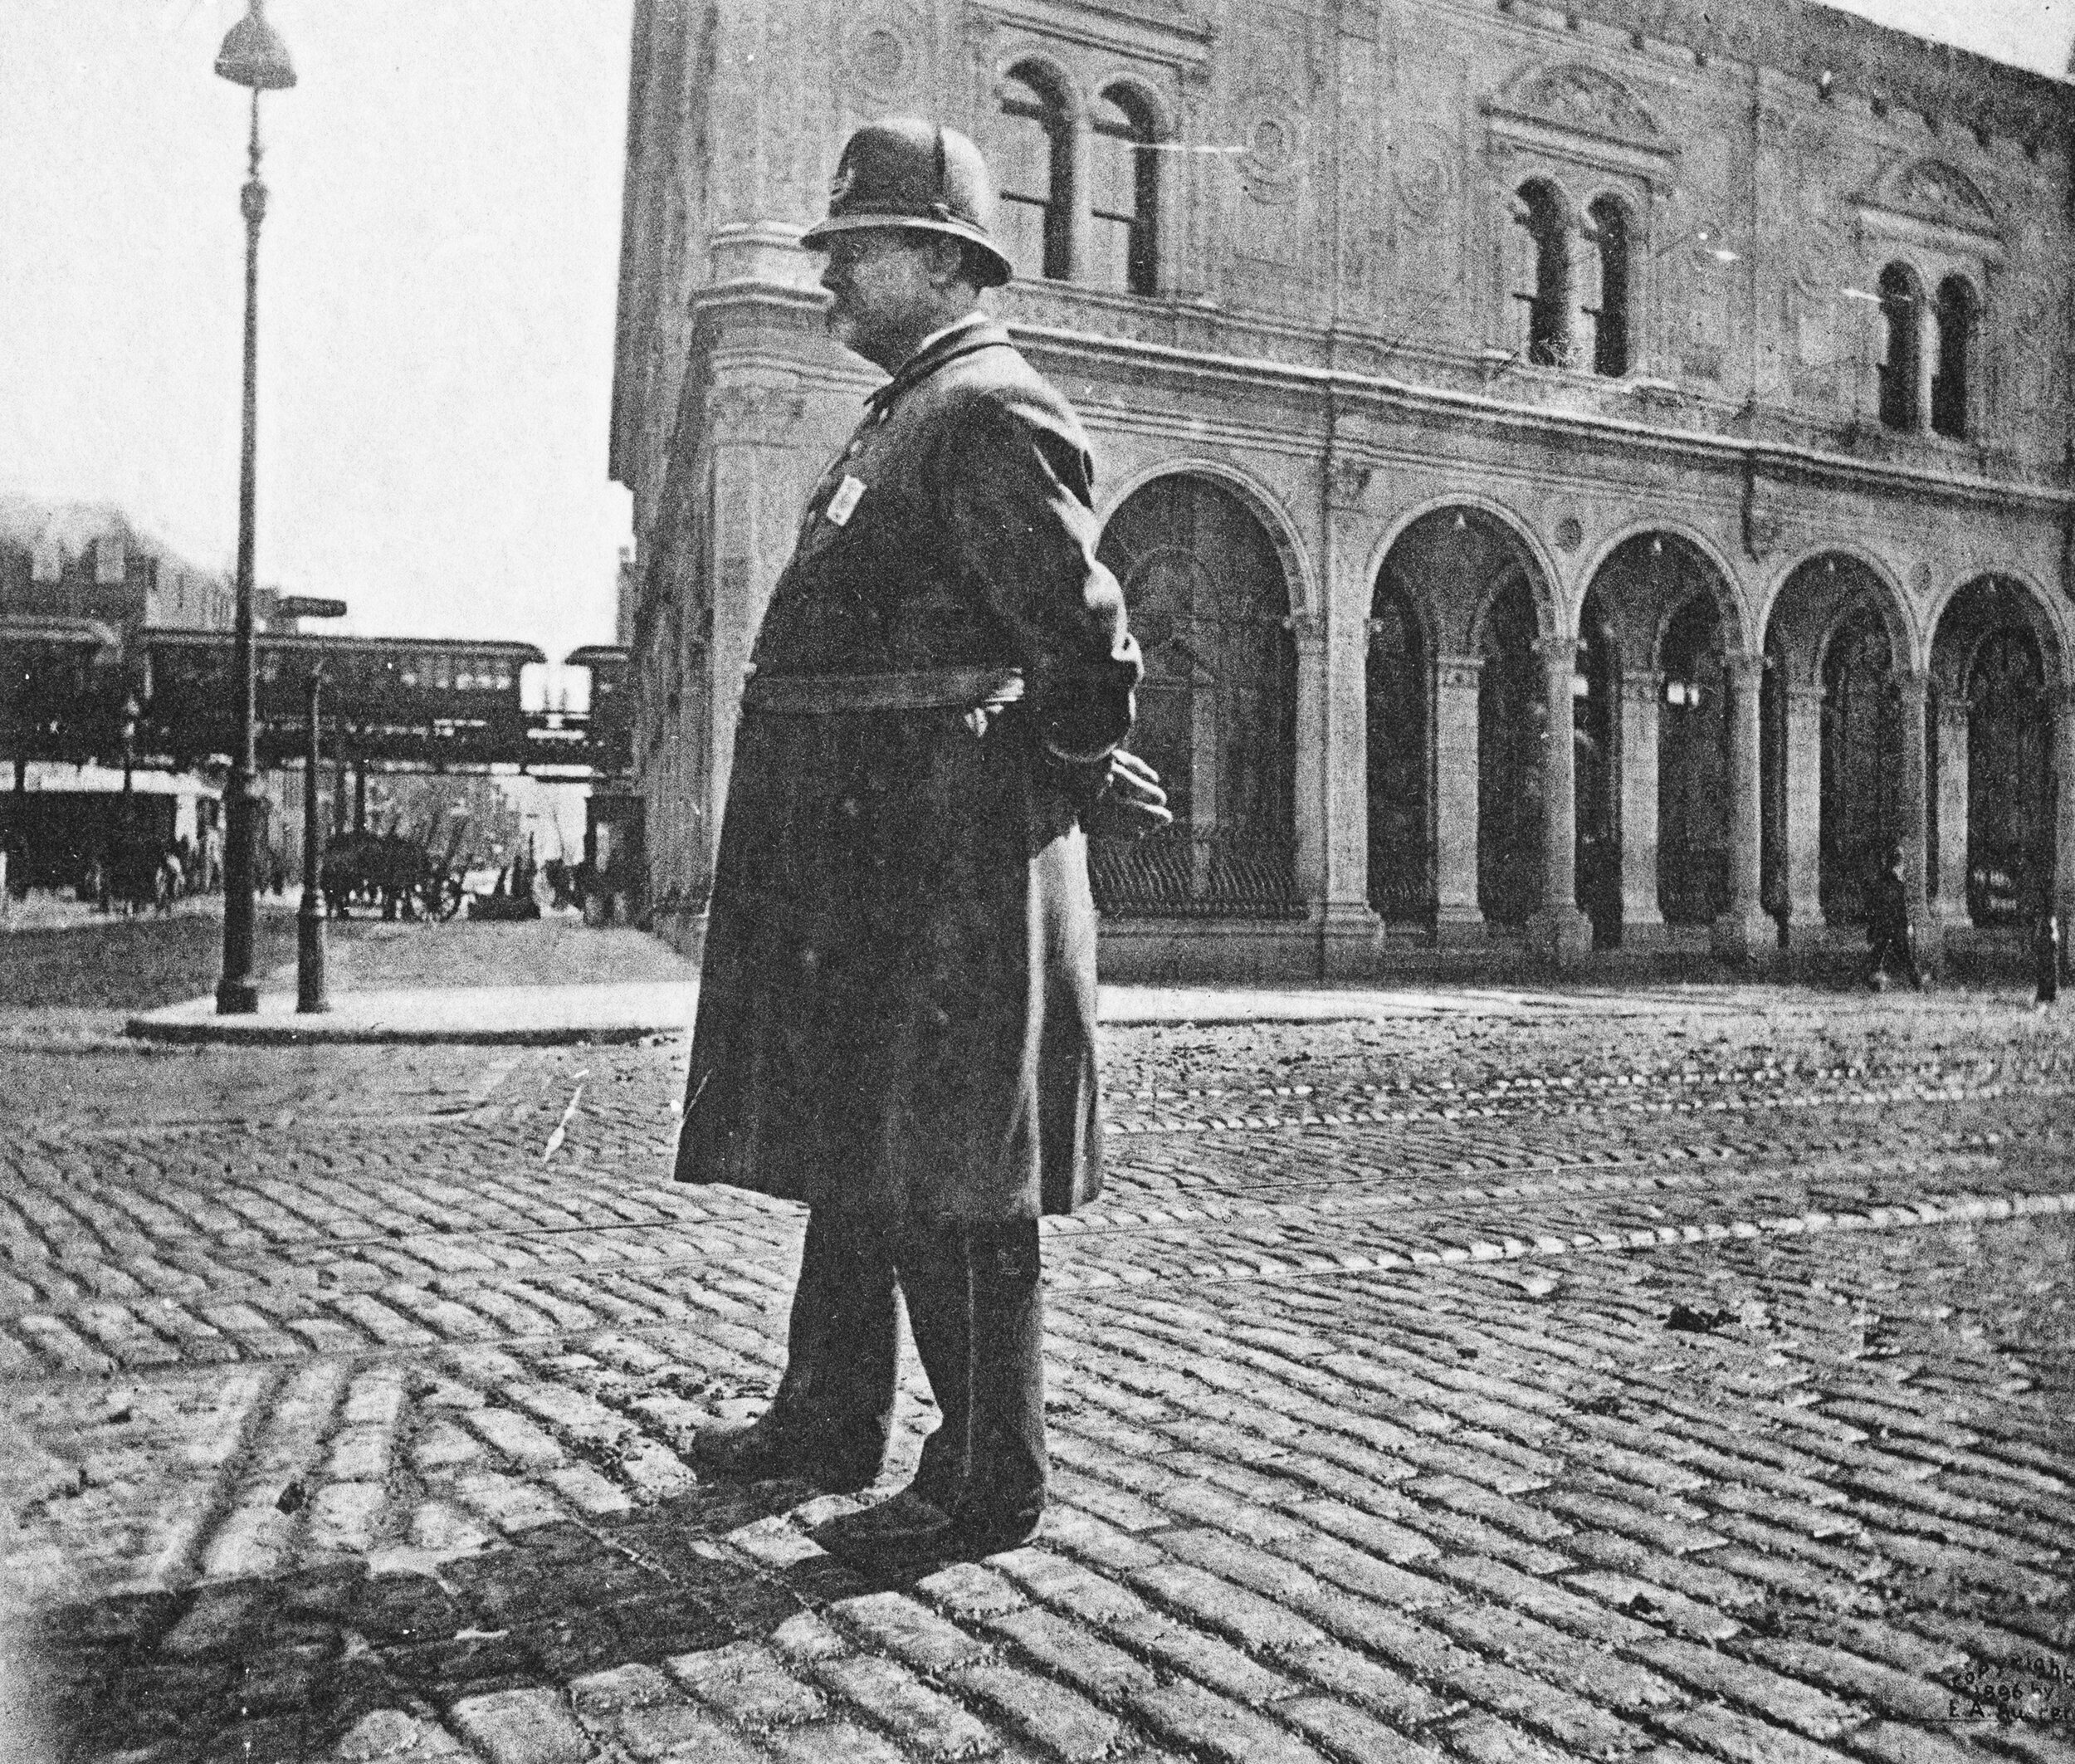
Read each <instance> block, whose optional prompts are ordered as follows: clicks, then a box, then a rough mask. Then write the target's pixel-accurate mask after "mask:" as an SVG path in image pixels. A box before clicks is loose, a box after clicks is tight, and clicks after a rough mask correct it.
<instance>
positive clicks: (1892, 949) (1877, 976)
mask: <svg viewBox="0 0 2075 1764" xmlns="http://www.w3.org/2000/svg"><path fill="white" fill-rule="evenodd" d="M1891 966H1892V967H1894V968H1897V969H1899V970H1901V972H1902V978H1903V979H1904V980H1907V981H1908V982H1909V984H1910V985H1911V986H1913V987H1915V988H1916V990H1917V991H1919V992H1921V991H1922V990H1924V976H1923V975H1922V973H1921V971H1920V970H1919V969H1918V968H1917V966H1916V934H1915V933H1914V932H1913V931H1910V930H1908V929H1907V928H1906V929H1904V930H1902V931H1887V932H1884V933H1881V934H1878V935H1877V936H1875V937H1874V938H1873V939H1872V949H1871V950H1870V951H1869V953H1868V955H1867V966H1866V978H1867V983H1868V984H1869V985H1876V986H1877V985H1879V984H1880V981H1881V976H1882V975H1883V974H1885V973H1887V970H1889V968H1890V967H1891Z"/></svg>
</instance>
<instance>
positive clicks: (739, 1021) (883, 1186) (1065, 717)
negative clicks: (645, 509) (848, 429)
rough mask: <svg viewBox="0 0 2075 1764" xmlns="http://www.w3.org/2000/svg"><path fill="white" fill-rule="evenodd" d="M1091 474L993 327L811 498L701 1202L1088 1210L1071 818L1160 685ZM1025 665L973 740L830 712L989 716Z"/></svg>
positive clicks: (720, 921) (728, 883)
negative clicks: (989, 703) (930, 691)
mask: <svg viewBox="0 0 2075 1764" xmlns="http://www.w3.org/2000/svg"><path fill="white" fill-rule="evenodd" d="M1090 474H1091V466H1090V462H1089V458H1088V451H1087V443H1086V439H1085V437H1083V435H1082V433H1081V428H1080V424H1079V423H1078V422H1077V420H1076V418H1075V417H1074V415H1073V413H1072V410H1071V409H1070V408H1068V407H1067V403H1066V402H1065V401H1064V400H1063V399H1062V398H1060V396H1059V395H1058V393H1056V392H1054V391H1053V390H1052V388H1051V387H1050V386H1048V385H1047V384H1046V383H1045V382H1044V381H1043V380H1042V379H1040V378H1039V377H1038V375H1037V374H1036V373H1035V372H1034V371H1033V369H1032V368H1031V367H1030V366H1029V364H1028V363H1027V362H1025V361H1024V359H1023V357H1022V356H1021V355H1020V354H1018V353H1017V351H1016V349H1014V347H1013V345H1012V344H1010V342H1009V340H1008V334H1007V333H1006V332H1005V331H1004V330H1002V328H1001V327H1000V326H999V325H997V324H995V323H994V322H993V321H992V320H979V321H978V322H976V323H973V324H970V325H966V326H964V327H962V328H960V329H958V330H953V331H952V332H950V334H949V335H942V336H940V337H939V338H938V339H936V340H935V341H933V342H932V343H931V344H929V345H928V346H927V347H925V349H923V350H921V351H920V353H918V354H917V355H916V356H915V358H914V359H911V361H909V362H908V363H907V364H906V365H904V366H903V367H902V369H901V371H900V372H899V373H898V374H896V376H895V377H894V379H893V380H892V381H891V383H889V384H888V385H887V386H886V387H885V388H882V389H881V391H880V392H879V393H877V394H876V395H875V398H874V399H873V400H872V405H871V408H870V409H869V411H868V413H867V417H866V419H865V421H864V423H862V425H861V426H860V428H859V429H858V431H857V433H856V434H855V435H854V436H853V437H852V439H851V441H850V443H849V445H848V446H847V448H846V449H845V450H844V452H843V453H842V455H841V456H840V457H838V458H837V460H836V461H835V462H833V463H832V465H831V466H830V467H829V468H828V472H826V473H824V474H823V477H822V479H821V481H820V482H819V483H818V484H817V485H816V486H815V488H814V491H813V495H812V496H811V497H810V498H809V499H808V506H807V509H806V511H805V514H804V516H803V519H802V522H801V527H800V533H799V539H798V545H797V546H796V548H795V550H794V551H793V558H792V561H791V562H790V563H789V564H788V565H787V567H786V569H785V572H784V575H783V576H781V577H780V579H779V584H778V586H777V588H776V589H775V590H774V594H773V597H772V600H771V603H770V606H769V610H768V611H767V612H766V613H765V615H764V623H763V627H762V628H761V630H760V631H759V633H758V638H757V642H756V646H755V649H754V655H753V667H752V672H751V679H750V682H749V687H747V688H746V689H745V701H744V712H743V716H742V720H741V722H740V726H739V729H738V732H737V735H736V737H735V763H734V770H733V771H732V773H731V774H730V781H729V786H728V799H727V809H726V816H725V821H724V823H723V824H722V829H721V836H720V859H719V864H718V867H717V872H716V875H715V886H714V893H713V902H712V911H711V914H710V918H709V921H708V927H707V933H706V950H705V955H704V958H703V961H702V964H701V980H700V994H699V1014H698V1021H697V1024H696V1029H695V1030H694V1032H693V1035H692V1048H691V1073H690V1077H689V1079H688V1081H687V1083H686V1092H685V1098H686V1101H685V1121H684V1129H683V1134H682V1136H681V1139H680V1141H679V1146H678V1154H677V1175H678V1177H679V1179H680V1180H684V1181H691V1182H728V1183H733V1184H735V1185H739V1186H741V1187H745V1188H749V1189H755V1190H761V1191H762V1192H764V1193H765V1194H769V1195H781V1196H784V1197H786V1198H789V1199H792V1200H805V1201H808V1202H809V1203H810V1204H812V1205H814V1206H817V1207H820V1208H830V1209H842V1210H845V1211H851V1212H855V1213H857V1214H864V1215H867V1216H871V1217H873V1218H877V1219H899V1218H902V1217H910V1218H915V1219H932V1220H940V1221H964V1222H968V1223H976V1224H977V1223H988V1222H1001V1221H1005V1220H1010V1219H1029V1218H1034V1217H1035V1216H1037V1214H1040V1213H1057V1212H1065V1211H1069V1210H1071V1209H1072V1208H1073V1207H1074V1206H1075V1205H1077V1204H1078V1203H1080V1202H1081V1201H1083V1200H1087V1199H1088V1198H1089V1197H1091V1195H1094V1194H1095V1193H1096V1191H1097V1190H1098V1189H1099V1187H1100V1185H1101V1123H1100V1121H1099V1118H1098V1115H1097V1107H1096V1072H1095V1056H1094V1030H1095V999H1096V983H1095V944H1096V922H1095V909H1094V905H1093V902H1092V901H1091V897H1090V895H1089V892H1088V877H1087V855H1086V842H1085V840H1084V838H1083V837H1082V834H1081V830H1080V828H1079V826H1078V825H1077V819H1076V817H1077V812H1078V810H1079V809H1081V808H1082V807H1083V806H1085V803H1086V799H1087V796H1088V794H1089V792H1090V790H1091V784H1092V780H1093V779H1096V778H1097V777H1099V776H1100V775H1101V774H1103V773H1104V772H1105V771H1106V764H1107V755H1108V753H1109V751H1110V750H1111V749H1112V748H1113V747H1115V746H1116V744H1117V743H1118V742H1120V741H1121V740H1123V738H1124V736H1125V734H1126V733H1127V732H1128V731H1129V729H1130V722H1131V712H1132V690H1133V688H1134V687H1135V686H1136V684H1137V682H1138V680H1139V677H1140V672H1141V671H1142V670H1141V665H1140V660H1139V653H1138V647H1137V645H1136V644H1135V643H1134V641H1133V640H1132V638H1130V635H1129V634H1128V633H1127V632H1126V630H1125V618H1124V601H1123V595H1122V594H1121V592H1120V589H1118V586H1117V584H1116V579H1114V578H1113V577H1112V576H1111V574H1110V573H1109V572H1108V570H1106V569H1104V567H1103V566H1102V565H1101V564H1099V563H1097V562H1096V556H1095V548H1096V540H1097V538H1098V536H1099V530H1098V527H1097V524H1096V519H1095V516H1094V512H1093V511H1092V508H1091V504H1090V499H1089V486H1090ZM1009 670H1017V671H1020V675H1021V679H1020V682H1018V683H1019V685H1020V687H1021V690H1022V691H1023V697H1022V698H1021V700H1020V701H1017V702H1013V703H1009V704H1008V705H1006V706H1005V707H1003V708H1000V709H998V710H997V711H995V712H994V714H993V715H992V716H989V717H988V718H987V720H986V721H987V726H986V730H985V732H984V734H975V733H974V727H973V726H972V722H971V721H969V718H968V716H967V712H968V711H969V710H970V709H971V708H972V705H971V704H969V703H964V702H956V703H950V704H943V705H937V706H931V707H930V708H926V709H901V710H886V709H873V710H857V709H848V710H845V709H833V708H829V707H828V706H829V705H830V704H832V703H833V704H840V703H842V702H845V701H846V699H845V695H844V693H843V691H842V690H840V688H842V687H845V686H853V687H854V686H856V685H857V683H858V682H864V684H865V685H866V686H867V687H872V683H873V682H891V686H892V687H893V689H894V690H895V691H896V692H899V691H903V690H905V691H908V692H910V693H912V692H913V691H915V690H916V689H917V687H918V683H920V687H922V688H924V689H926V688H927V687H928V685H929V683H930V682H945V681H947V680H948V681H950V682H953V683H954V684H955V682H956V681H957V678H958V675H959V672H960V671H963V672H964V673H965V674H966V675H968V676H969V677H971V678H973V679H974V681H981V680H986V681H989V682H994V685H993V686H989V687H982V686H978V685H976V686H974V687H973V689H972V691H969V692H968V694H967V695H966V696H968V697H969V698H978V699H992V700H995V701H998V700H1000V699H1002V698H1004V697H1006V696H1008V692H1009V691H1013V690H1014V689H1015V688H1013V687H1011V688H1008V690H1007V691H1004V690H1001V689H999V682H1000V681H1001V680H1002V679H1003V678H1004V677H1007V671H1009ZM832 682H833V687H835V688H837V690H831V687H832ZM788 693H790V694H791V696H789V697H788V696H785V695H786V694H788ZM816 705H819V706H821V707H820V708H805V707H808V706H816Z"/></svg>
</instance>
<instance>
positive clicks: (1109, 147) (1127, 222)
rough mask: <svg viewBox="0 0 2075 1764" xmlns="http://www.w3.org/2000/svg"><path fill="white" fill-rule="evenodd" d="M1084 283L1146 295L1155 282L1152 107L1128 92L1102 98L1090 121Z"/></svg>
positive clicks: (1116, 90) (1156, 166)
mask: <svg viewBox="0 0 2075 1764" xmlns="http://www.w3.org/2000/svg"><path fill="white" fill-rule="evenodd" d="M1091 125H1092V131H1091V132H1092V136H1093V138H1092V139H1091V141H1090V143H1089V173H1090V175H1089V181H1088V256H1089V261H1088V264H1087V279H1088V281H1091V282H1092V283H1093V284H1094V285H1095V286H1096V287H1099V288H1117V289H1120V290H1122V291H1124V292H1125V293H1127V294H1151V293H1154V292H1155V291H1156V290H1157V288H1158V286H1159V281H1160V258H1159V239H1158V237H1157V234H1158V228H1159V222H1160V163H1159V162H1160V155H1159V154H1156V153H1155V152H1154V151H1153V148H1152V144H1153V142H1154V141H1155V140H1156V139H1158V138H1159V137H1158V134H1157V133H1156V125H1155V120H1154V116H1153V111H1152V107H1151V106H1150V105H1148V104H1147V103H1146V101H1145V98H1144V97H1143V96H1142V95H1140V94H1139V93H1137V92H1135V91H1134V90H1132V89H1131V88H1130V86H1111V88H1110V89H1109V90H1108V91H1106V92H1105V93H1104V94H1103V95H1102V97H1101V101H1100V102H1098V103H1097V104H1096V107H1095V114H1094V115H1093V117H1092V118H1091Z"/></svg>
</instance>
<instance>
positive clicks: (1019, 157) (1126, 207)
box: [995, 62, 1160, 294]
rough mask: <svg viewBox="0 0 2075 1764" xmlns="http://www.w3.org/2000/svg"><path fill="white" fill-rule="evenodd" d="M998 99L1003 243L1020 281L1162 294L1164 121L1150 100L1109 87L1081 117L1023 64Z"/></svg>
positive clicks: (1044, 74)
mask: <svg viewBox="0 0 2075 1764" xmlns="http://www.w3.org/2000/svg"><path fill="white" fill-rule="evenodd" d="M1000 101H1001V125H1000V130H999V143H1000V144H999V146H998V149H997V153H996V162H997V163H996V168H995V169H996V174H997V176H998V178H999V179H1000V187H1001V222H1002V233H1003V249H1004V250H1006V251H1007V252H1008V256H1009V259H1010V261H1012V262H1013V263H1014V264H1015V266H1016V268H1017V270H1018V273H1019V274H1022V275H1024V276H1043V277H1045V278H1046V279H1047V280H1049V281H1078V282H1085V283H1087V284H1089V285H1090V286H1095V287H1100V288H1111V289H1114V290H1116V291H1117V292H1119V293H1123V294H1153V293H1156V292H1158V291H1159V287H1160V156H1159V154H1157V153H1156V152H1155V150H1154V148H1155V143H1156V142H1157V141H1158V140H1159V139H1160V121H1159V118H1158V116H1157V115H1156V114H1155V110H1154V107H1153V105H1152V104H1151V103H1150V101H1149V100H1147V98H1146V97H1145V95H1144V94H1143V93H1142V92H1140V91H1139V90H1136V89H1135V87H1132V86H1125V85H1117V86H1111V87H1109V88H1108V89H1107V90H1105V91H1104V92H1103V93H1102V94H1101V96H1100V97H1099V98H1098V99H1097V100H1096V103H1095V105H1094V106H1093V107H1092V109H1091V110H1090V112H1089V113H1088V115H1086V118H1085V119H1083V118H1082V117H1081V116H1080V115H1078V113H1077V110H1076V108H1075V106H1074V105H1073V104H1072V101H1071V100H1070V98H1069V95H1068V94H1067V91H1066V90H1065V88H1064V87H1063V86H1062V84H1061V83H1060V81H1059V80H1058V78H1057V76H1055V75H1053V74H1052V72H1051V71H1050V70H1048V69H1047V68H1045V67H1042V66H1039V65H1038V64H1037V63H1034V62H1024V63H1021V64H1019V65H1018V66H1016V67H1014V68H1013V69H1011V70H1010V71H1009V73H1008V76H1007V77H1006V78H1005V79H1004V80H1003V82H1002V86H1001V100H1000ZM1083 129H1085V130H1086V154H1082V153H1081V150H1080V146H1081V133H1082V130H1083ZM1084 179H1085V183H1084Z"/></svg>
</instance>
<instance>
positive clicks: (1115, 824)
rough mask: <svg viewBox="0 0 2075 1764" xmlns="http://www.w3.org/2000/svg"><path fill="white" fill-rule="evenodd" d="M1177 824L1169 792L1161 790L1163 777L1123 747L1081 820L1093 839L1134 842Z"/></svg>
mask: <svg viewBox="0 0 2075 1764" xmlns="http://www.w3.org/2000/svg"><path fill="white" fill-rule="evenodd" d="M1173 824H1174V814H1173V813H1172V811H1171V810H1169V808H1168V806H1167V792H1166V791H1164V790H1163V789H1161V788H1160V774H1159V773H1158V772H1156V771H1155V770H1153V768H1152V767H1151V766H1150V765H1147V764H1146V763H1145V761H1144V760H1141V759H1140V758H1139V756H1138V755H1136V754H1135V753H1127V752H1126V751H1125V750H1124V749H1123V748H1121V747H1120V748H1117V749H1116V750H1115V751H1113V752H1112V753H1111V755H1110V773H1109V776H1108V777H1106V779H1103V781H1102V785H1101V789H1098V790H1097V791H1096V795H1095V800H1094V802H1093V803H1092V804H1091V805H1090V807H1089V809H1088V810H1087V812H1086V814H1083V815H1082V816H1081V827H1082V828H1083V829H1084V830H1085V831H1086V833H1087V834H1088V836H1089V838H1130V839H1135V838H1140V836H1142V835H1144V834H1145V833H1157V832H1158V831H1159V830H1160V828H1163V827H1171V826H1172V825H1173Z"/></svg>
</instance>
